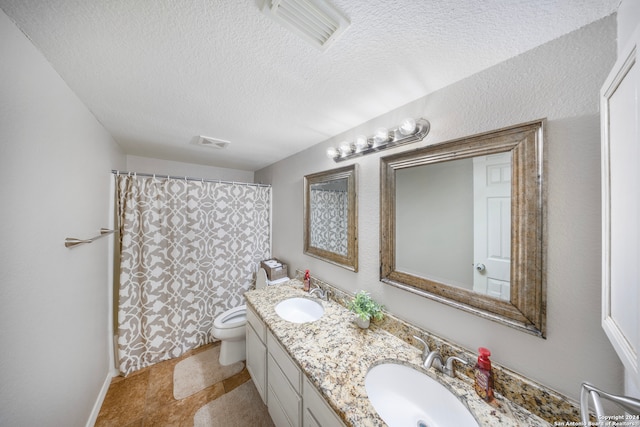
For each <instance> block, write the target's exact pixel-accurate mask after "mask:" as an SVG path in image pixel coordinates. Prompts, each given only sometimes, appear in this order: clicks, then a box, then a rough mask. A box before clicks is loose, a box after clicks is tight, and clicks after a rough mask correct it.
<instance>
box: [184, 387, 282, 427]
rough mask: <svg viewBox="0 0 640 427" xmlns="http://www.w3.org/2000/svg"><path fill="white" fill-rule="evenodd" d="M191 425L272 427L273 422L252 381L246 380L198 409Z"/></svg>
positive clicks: (200, 426) (206, 426)
mask: <svg viewBox="0 0 640 427" xmlns="http://www.w3.org/2000/svg"><path fill="white" fill-rule="evenodd" d="M193 426H194V427H246V426H252V427H273V426H274V424H273V421H271V417H270V416H269V411H268V410H267V406H266V405H265V404H264V403H262V400H261V399H260V395H259V394H258V390H256V387H255V385H253V381H247V382H246V383H244V384H242V385H241V386H240V387H237V388H235V389H233V390H231V391H230V392H229V393H227V394H223V395H222V396H220V397H219V398H217V399H216V400H213V401H211V402H209V403H207V404H206V405H204V406H203V407H202V408H200V409H198V412H196V414H195V415H194V417H193Z"/></svg>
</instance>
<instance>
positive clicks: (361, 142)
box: [355, 135, 369, 151]
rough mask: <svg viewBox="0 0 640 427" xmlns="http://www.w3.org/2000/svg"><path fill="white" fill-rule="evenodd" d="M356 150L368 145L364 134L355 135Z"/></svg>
mask: <svg viewBox="0 0 640 427" xmlns="http://www.w3.org/2000/svg"><path fill="white" fill-rule="evenodd" d="M355 145H356V151H362V150H364V149H365V148H367V147H368V146H369V141H368V140H367V137H366V136H365V135H358V136H356V143H355Z"/></svg>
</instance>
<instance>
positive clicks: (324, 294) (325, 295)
mask: <svg viewBox="0 0 640 427" xmlns="http://www.w3.org/2000/svg"><path fill="white" fill-rule="evenodd" d="M316 293H317V294H318V298H320V299H322V300H325V301H328V300H329V295H331V290H329V289H326V290H325V289H322V288H321V287H320V286H317V285H316V287H315V288H313V289H311V290H310V291H309V296H312V295H313V294H316Z"/></svg>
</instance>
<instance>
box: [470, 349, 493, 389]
mask: <svg viewBox="0 0 640 427" xmlns="http://www.w3.org/2000/svg"><path fill="white" fill-rule="evenodd" d="M478 352H479V356H478V363H476V366H475V368H474V375H475V379H476V383H475V389H476V393H478V396H480V397H481V398H482V400H484V401H486V402H491V401H492V400H493V372H491V360H489V356H491V352H490V351H489V350H488V349H486V348H484V347H480V348H479V349H478Z"/></svg>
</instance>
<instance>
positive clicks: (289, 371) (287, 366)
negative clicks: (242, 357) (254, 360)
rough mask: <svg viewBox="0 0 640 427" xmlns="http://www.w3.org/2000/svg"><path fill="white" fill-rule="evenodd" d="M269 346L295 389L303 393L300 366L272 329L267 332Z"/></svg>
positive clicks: (270, 351) (272, 354) (270, 352)
mask: <svg viewBox="0 0 640 427" xmlns="http://www.w3.org/2000/svg"><path fill="white" fill-rule="evenodd" d="M267 348H268V349H269V354H271V356H272V357H273V358H274V359H275V361H276V362H277V363H278V366H280V369H281V370H282V372H283V373H284V375H285V376H286V377H287V379H288V380H289V382H290V383H291V385H292V386H293V388H294V390H295V391H296V392H297V393H299V394H301V393H302V373H301V371H300V368H299V367H298V365H296V363H295V362H294V361H293V360H292V359H291V356H289V353H287V352H286V351H285V350H284V349H283V348H282V346H281V345H280V343H279V342H278V340H277V339H276V337H274V336H273V334H272V333H271V331H269V332H267Z"/></svg>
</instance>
